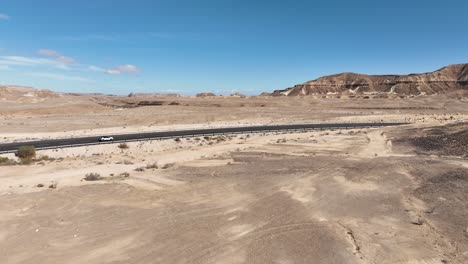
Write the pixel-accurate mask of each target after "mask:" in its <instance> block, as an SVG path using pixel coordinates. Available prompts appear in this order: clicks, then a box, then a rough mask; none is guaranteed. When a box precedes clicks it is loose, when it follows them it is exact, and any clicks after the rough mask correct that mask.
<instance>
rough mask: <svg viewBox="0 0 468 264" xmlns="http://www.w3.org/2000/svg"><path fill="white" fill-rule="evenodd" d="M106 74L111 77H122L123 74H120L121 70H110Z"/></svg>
mask: <svg viewBox="0 0 468 264" xmlns="http://www.w3.org/2000/svg"><path fill="white" fill-rule="evenodd" d="M105 73H107V74H110V75H120V74H121V73H122V72H120V71H119V70H112V69H109V70H106V71H105Z"/></svg>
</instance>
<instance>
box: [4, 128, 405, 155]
mask: <svg viewBox="0 0 468 264" xmlns="http://www.w3.org/2000/svg"><path fill="white" fill-rule="evenodd" d="M404 124H406V123H336V124H329V123H328V124H297V125H275V126H250V127H229V128H212V129H194V130H178V131H162V132H147V133H132V134H119V135H102V136H112V137H114V142H125V141H140V140H157V139H164V138H177V137H189V136H203V135H216V134H218V135H219V134H232V133H254V132H257V133H258V132H267V131H285V130H304V129H332V128H342V129H344V128H365V127H384V126H397V125H404ZM99 139H100V136H93V137H79V138H64V139H50V140H40V141H28V142H15V143H6V144H0V153H9V152H15V151H16V150H18V148H19V147H21V146H34V147H36V149H50V148H63V147H74V146H82V145H95V144H108V143H109V142H99Z"/></svg>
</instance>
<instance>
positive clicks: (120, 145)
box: [118, 143, 130, 150]
mask: <svg viewBox="0 0 468 264" xmlns="http://www.w3.org/2000/svg"><path fill="white" fill-rule="evenodd" d="M118 147H119V149H121V150H124V149H128V148H130V147H129V146H128V144H127V143H120V144H119V146H118Z"/></svg>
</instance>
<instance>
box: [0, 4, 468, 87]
mask: <svg viewBox="0 0 468 264" xmlns="http://www.w3.org/2000/svg"><path fill="white" fill-rule="evenodd" d="M467 14H468V1H466V0H447V1H434V0H426V1H419V0H415V1H400V0H393V1H375V0H374V1H363V0H360V1H349V0H346V1H345V0H342V1H338V0H328V1H325V0H323V1H322V0H319V1H277V0H269V1H267V0H257V1H252V0H250V1H247V0H197V1H195V0H167V1H166V0H151V1H150V0H133V1H127V0H80V1H63V0H41V1H31V0H2V1H1V2H0V84H17V85H28V86H34V87H37V88H48V89H53V90H58V91H73V92H103V93H113V94H127V93H130V92H177V93H181V94H194V93H197V92H201V91H212V92H216V93H223V94H229V93H231V92H233V91H238V92H242V93H246V94H258V93H260V92H263V91H273V90H275V89H282V88H286V87H289V86H292V85H294V84H297V83H302V82H304V81H307V80H310V79H314V78H317V77H319V76H322V75H326V74H333V73H338V72H346V71H353V72H361V73H369V74H378V73H410V72H426V71H432V70H435V69H438V68H440V67H442V66H445V65H447V64H452V63H466V62H468V44H467V43H468V34H467V33H466V32H467V26H468V20H467Z"/></svg>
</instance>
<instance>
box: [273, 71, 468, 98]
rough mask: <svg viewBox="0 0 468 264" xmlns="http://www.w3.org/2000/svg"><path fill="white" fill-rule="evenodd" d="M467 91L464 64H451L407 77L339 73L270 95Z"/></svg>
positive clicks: (466, 72)
mask: <svg viewBox="0 0 468 264" xmlns="http://www.w3.org/2000/svg"><path fill="white" fill-rule="evenodd" d="M460 89H468V64H454V65H449V66H447V67H444V68H442V69H439V70H437V71H434V72H431V73H422V74H409V75H366V74H358V73H341V74H335V75H330V76H325V77H321V78H318V79H316V80H313V81H308V82H306V83H303V84H299V85H296V86H294V87H291V88H287V89H285V90H277V91H274V92H273V94H272V95H276V96H281V95H286V96H298V95H311V94H349V95H354V94H398V95H421V94H442V93H443V94H445V93H447V92H451V91H456V90H460Z"/></svg>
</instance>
